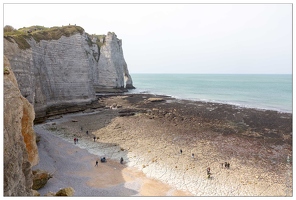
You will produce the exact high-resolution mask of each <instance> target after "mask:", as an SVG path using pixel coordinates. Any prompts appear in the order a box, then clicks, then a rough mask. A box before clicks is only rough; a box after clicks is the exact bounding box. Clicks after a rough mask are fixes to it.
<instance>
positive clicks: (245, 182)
mask: <svg viewBox="0 0 296 200" xmlns="http://www.w3.org/2000/svg"><path fill="white" fill-rule="evenodd" d="M99 101H100V103H101V104H102V108H99V109H94V110H87V111H84V112H80V113H72V114H66V115H61V116H55V117H52V118H50V119H48V120H47V121H46V122H44V123H42V124H37V125H35V126H34V130H35V132H36V133H37V135H39V136H40V142H39V143H38V150H39V157H40V161H39V164H38V165H37V166H34V168H33V169H43V170H47V171H48V172H50V173H52V174H53V178H51V179H49V181H48V183H47V185H46V186H45V187H44V188H42V189H40V190H39V191H38V192H39V193H40V194H41V195H42V196H43V195H46V194H47V193H48V192H50V191H51V192H56V191H58V190H59V189H60V188H64V187H73V189H74V190H75V193H74V196H102V197H103V196H114V197H121V196H251V197H264V196H273V197H283V196H292V164H291V162H287V156H290V157H291V155H292V134H291V132H292V120H291V119H292V115H291V114H289V113H278V112H275V111H264V110H255V109H247V108H237V107H233V106H231V105H223V104H214V103H206V102H193V101H185V100H177V99H174V98H171V97H166V96H155V95H146V94H133V95H117V96H106V97H102V98H100V100H99ZM86 131H88V134H87V133H86ZM94 137H95V139H94ZM74 138H78V139H79V140H78V143H76V144H74V140H73V139H74ZM180 150H182V153H181V152H180ZM192 155H194V156H192ZM101 157H106V158H107V162H106V163H101V162H99V164H98V166H95V162H96V160H99V159H100V158H101ZM121 157H122V158H123V159H124V163H123V164H120V158H121ZM225 162H228V163H230V167H229V168H225V166H224V165H222V163H225ZM208 167H209V168H210V169H211V170H210V177H208V176H207V171H206V169H207V168H208Z"/></svg>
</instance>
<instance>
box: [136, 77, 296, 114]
mask: <svg viewBox="0 0 296 200" xmlns="http://www.w3.org/2000/svg"><path fill="white" fill-rule="evenodd" d="M131 77H132V80H133V85H134V86H135V87H136V89H135V90H132V91H131V92H132V93H151V94H160V95H169V96H172V97H175V98H178V99H188V100H195V101H208V102H218V103H226V104H233V105H237V106H242V107H250V108H258V109H268V110H277V111H280V112H288V113H292V75H282V74H281V75H254V74H252V75H241V74H240V75H234V74H231V75H225V74H215V75H214V74H131Z"/></svg>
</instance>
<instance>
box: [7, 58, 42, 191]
mask: <svg viewBox="0 0 296 200" xmlns="http://www.w3.org/2000/svg"><path fill="white" fill-rule="evenodd" d="M33 120H34V109H33V106H32V105H31V104H30V103H29V102H28V100H27V99H26V98H24V97H23V96H22V95H21V92H20V90H19V88H18V84H17V80H16V78H15V76H14V73H13V71H12V70H11V68H10V64H9V61H8V59H7V58H6V57H5V56H4V141H3V144H4V196H32V195H33V193H32V190H31V188H32V184H33V182H32V169H31V167H32V166H33V165H36V164H37V163H38V149H37V144H36V136H35V133H34V131H33Z"/></svg>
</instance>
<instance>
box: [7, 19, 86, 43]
mask: <svg viewBox="0 0 296 200" xmlns="http://www.w3.org/2000/svg"><path fill="white" fill-rule="evenodd" d="M83 31H84V29H83V28H82V27H80V26H75V25H69V26H62V27H51V28H47V27H44V26H31V27H23V28H20V29H18V30H15V29H14V30H10V31H5V30H4V38H5V39H7V40H8V41H10V42H12V40H11V39H13V40H14V41H15V42H16V43H17V44H18V46H19V48H20V49H27V48H30V44H29V43H28V42H27V41H26V39H30V38H33V39H34V40H35V41H36V42H40V40H58V39H60V38H61V37H62V36H66V37H69V36H71V35H74V34H76V33H80V34H82V33H83Z"/></svg>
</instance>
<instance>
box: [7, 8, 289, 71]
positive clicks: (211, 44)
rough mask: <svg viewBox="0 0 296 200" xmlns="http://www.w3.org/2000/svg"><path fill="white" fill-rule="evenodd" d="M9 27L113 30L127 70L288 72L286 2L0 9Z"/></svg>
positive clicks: (96, 32)
mask: <svg viewBox="0 0 296 200" xmlns="http://www.w3.org/2000/svg"><path fill="white" fill-rule="evenodd" d="M3 8H4V15H3V17H4V20H3V21H4V22H3V23H4V24H3V26H5V25H11V26H13V27H14V28H17V29H18V28H21V27H24V26H32V25H42V26H45V27H52V26H62V25H68V24H69V23H70V24H76V25H79V26H81V27H82V28H84V30H85V31H86V32H87V33H89V34H93V33H94V34H107V32H108V31H111V32H115V33H116V35H117V37H118V38H120V39H122V42H123V52H124V57H125V60H126V62H127V65H128V69H129V72H130V73H131V74H133V73H232V74H233V73H251V74H258V73H259V74H266V73H268V74H270V73H271V74H277V73H281V74H292V4H4V6H3Z"/></svg>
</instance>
